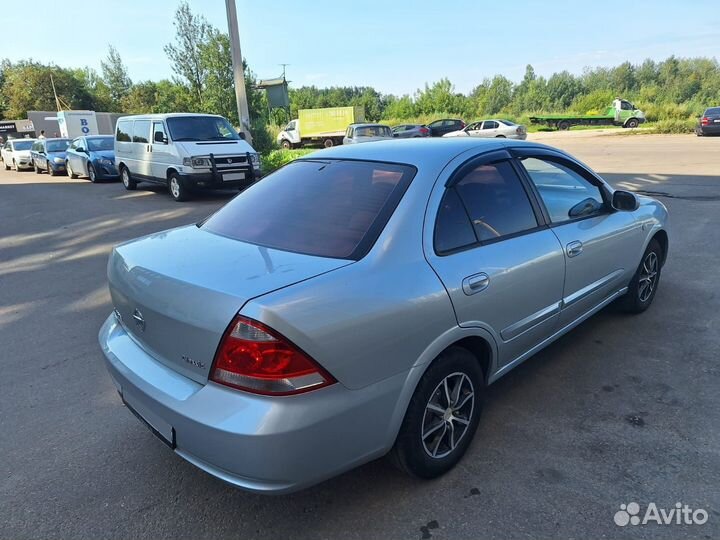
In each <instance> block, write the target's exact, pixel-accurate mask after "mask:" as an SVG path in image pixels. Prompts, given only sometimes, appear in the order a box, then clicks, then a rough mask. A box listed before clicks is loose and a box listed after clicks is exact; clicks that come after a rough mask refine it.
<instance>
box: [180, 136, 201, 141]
mask: <svg viewBox="0 0 720 540" xmlns="http://www.w3.org/2000/svg"><path fill="white" fill-rule="evenodd" d="M201 140H202V139H198V138H196V137H180V138H178V139H175V142H183V141H201Z"/></svg>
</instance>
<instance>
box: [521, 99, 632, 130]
mask: <svg viewBox="0 0 720 540" xmlns="http://www.w3.org/2000/svg"><path fill="white" fill-rule="evenodd" d="M644 121H645V113H643V112H642V111H641V110H640V109H638V108H637V107H635V105H633V104H632V103H630V102H629V101H627V100H624V99H620V98H617V99H616V100H615V101H613V104H612V106H611V107H608V108H607V110H606V111H605V114H585V115H576V114H549V115H546V116H531V117H530V123H531V124H542V125H545V126H549V127H554V128H557V129H559V130H562V131H565V130H567V129H570V128H571V127H572V126H622V127H625V128H636V127H638V126H639V125H640V124H642V123H643V122H644Z"/></svg>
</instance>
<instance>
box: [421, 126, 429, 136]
mask: <svg viewBox="0 0 720 540" xmlns="http://www.w3.org/2000/svg"><path fill="white" fill-rule="evenodd" d="M420 133H422V134H423V135H427V134H428V133H430V130H429V129H428V128H426V127H421V128H420Z"/></svg>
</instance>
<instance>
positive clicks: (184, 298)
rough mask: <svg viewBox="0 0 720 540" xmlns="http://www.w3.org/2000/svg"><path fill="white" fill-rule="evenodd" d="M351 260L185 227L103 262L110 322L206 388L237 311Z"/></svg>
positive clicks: (130, 245) (135, 243) (155, 236)
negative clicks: (119, 323) (112, 314)
mask: <svg viewBox="0 0 720 540" xmlns="http://www.w3.org/2000/svg"><path fill="white" fill-rule="evenodd" d="M351 262H352V261H348V260H345V259H331V258H325V257H316V256H311V255H303V254H299V253H291V252H287V251H281V250H275V249H271V248H265V247H262V246H257V245H253V244H249V243H245V242H242V241H239V240H234V239H230V238H227V237H224V236H220V235H218V234H215V233H211V232H208V231H204V230H202V229H199V228H198V227H196V226H194V225H191V226H187V227H181V228H179V229H173V230H170V231H165V232H161V233H157V234H153V235H150V236H147V237H145V238H142V239H140V240H137V241H133V242H130V243H127V244H123V245H120V246H118V247H116V248H115V249H114V250H113V252H112V255H111V257H110V261H109V263H108V280H109V285H110V294H111V296H112V301H113V305H114V307H115V312H116V317H118V318H119V319H120V320H121V321H122V324H123V326H124V327H125V329H126V330H127V332H128V333H129V334H130V336H131V337H132V338H133V340H134V341H135V342H137V343H138V344H139V345H140V346H141V347H142V348H143V349H145V350H146V351H147V352H148V353H149V354H151V355H152V356H153V357H154V358H156V359H157V360H158V361H160V362H162V363H163V364H165V365H167V366H168V367H171V368H172V369H175V370H176V371H178V372H180V373H182V374H183V375H185V376H187V377H189V378H191V379H193V380H195V381H197V382H200V383H204V382H206V381H207V378H208V374H209V371H210V368H211V365H212V361H213V358H214V356H215V351H216V349H217V346H218V344H219V342H220V339H221V338H222V335H223V333H224V332H225V330H226V328H227V326H228V324H229V323H230V321H231V320H232V318H233V317H234V316H235V314H236V313H237V312H238V311H239V310H240V308H241V307H242V306H243V304H245V302H247V301H248V300H250V299H251V298H255V297H257V296H261V295H263V294H266V293H268V292H271V291H274V290H277V289H281V288H284V287H287V286H289V285H292V284H295V283H298V282H300V281H304V280H306V279H310V278H312V277H314V276H317V275H319V274H323V273H326V272H329V271H332V270H334V269H336V268H340V267H341V266H345V265H347V264H350V263H351Z"/></svg>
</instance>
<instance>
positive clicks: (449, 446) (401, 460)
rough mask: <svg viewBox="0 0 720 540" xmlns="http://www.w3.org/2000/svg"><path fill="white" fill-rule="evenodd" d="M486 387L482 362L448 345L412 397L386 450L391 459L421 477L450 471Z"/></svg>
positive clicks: (471, 431)
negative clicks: (398, 429) (390, 448)
mask: <svg viewBox="0 0 720 540" xmlns="http://www.w3.org/2000/svg"><path fill="white" fill-rule="evenodd" d="M446 383H447V385H446ZM458 384H459V385H460V386H459V388H458V386H457V385H458ZM484 387H485V383H484V377H483V372H482V369H481V368H480V364H479V362H478V360H477V358H475V356H474V355H473V354H471V353H470V352H469V351H468V350H467V349H464V348H462V347H450V348H448V349H447V350H445V351H444V352H443V353H442V354H440V356H438V357H437V358H436V359H435V360H434V361H433V363H432V365H431V366H430V367H429V368H428V369H427V371H426V372H425V374H424V375H423V376H422V378H421V379H420V382H419V383H418V385H417V388H416V389H415V393H414V394H413V396H412V398H411V400H410V404H409V405H408V408H407V411H406V413H405V418H404V419H403V423H402V426H401V427H400V432H399V433H398V436H397V439H396V440H395V445H394V446H393V449H392V450H391V452H390V459H391V460H392V461H393V463H394V464H395V465H396V466H397V467H398V468H400V469H401V470H402V471H404V472H406V473H408V474H410V475H412V476H417V477H419V478H435V477H437V476H440V475H442V474H444V473H446V472H447V471H449V470H450V469H452V468H453V467H454V466H455V465H456V464H457V462H458V461H460V459H461V458H462V457H463V455H464V454H465V452H466V451H467V449H468V447H469V446H470V443H471V441H472V439H473V436H474V434H475V431H476V430H477V426H478V422H479V421H480V413H481V411H482V398H483V394H484ZM443 409H444V410H443ZM460 430H462V431H460Z"/></svg>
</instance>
